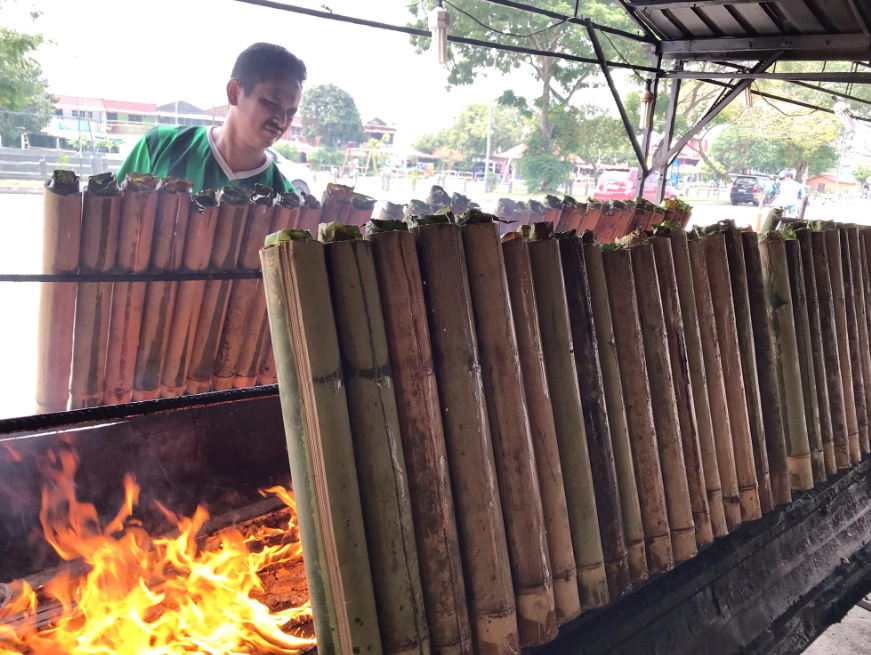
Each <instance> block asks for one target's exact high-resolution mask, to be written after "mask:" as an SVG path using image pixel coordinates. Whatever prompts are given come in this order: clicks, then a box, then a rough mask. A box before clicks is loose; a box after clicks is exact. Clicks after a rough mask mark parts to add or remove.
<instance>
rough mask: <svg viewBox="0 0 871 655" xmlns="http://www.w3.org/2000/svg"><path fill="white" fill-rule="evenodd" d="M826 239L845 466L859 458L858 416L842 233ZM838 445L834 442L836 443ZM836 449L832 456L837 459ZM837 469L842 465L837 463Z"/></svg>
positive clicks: (829, 233) (835, 232)
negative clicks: (844, 419)
mask: <svg viewBox="0 0 871 655" xmlns="http://www.w3.org/2000/svg"><path fill="white" fill-rule="evenodd" d="M823 235H824V237H825V242H826V254H827V255H828V258H829V282H830V284H831V289H832V303H833V305H834V315H835V330H836V336H837V339H838V341H837V343H838V360H839V361H840V363H841V386H842V387H843V389H844V410H845V413H846V415H847V455H848V457H849V464H848V466H850V465H852V464H855V463H857V462H858V461H859V459H860V455H859V453H860V448H859V415H858V413H857V411H856V398H855V396H854V393H855V392H854V386H853V366H852V362H851V360H850V337H849V328H848V327H847V299H846V297H845V290H844V287H845V284H844V273H845V272H844V267H843V263H842V260H841V257H842V250H841V234H840V231H839V230H837V229H827V230H826V231H825V232H823ZM836 447H837V443H836ZM837 454H838V453H837V452H836V453H835V456H836V458H837ZM838 468H841V464H840V463H838Z"/></svg>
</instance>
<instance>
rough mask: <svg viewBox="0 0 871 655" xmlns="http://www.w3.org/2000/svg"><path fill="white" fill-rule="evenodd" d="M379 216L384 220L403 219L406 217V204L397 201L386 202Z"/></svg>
mask: <svg viewBox="0 0 871 655" xmlns="http://www.w3.org/2000/svg"><path fill="white" fill-rule="evenodd" d="M378 218H379V219H380V220H382V221H401V220H402V219H403V218H405V205H403V204H400V203H395V202H386V203H384V207H382V208H381V213H380V214H379V215H378Z"/></svg>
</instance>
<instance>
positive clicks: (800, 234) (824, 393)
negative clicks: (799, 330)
mask: <svg viewBox="0 0 871 655" xmlns="http://www.w3.org/2000/svg"><path fill="white" fill-rule="evenodd" d="M796 237H797V240H798V244H799V248H800V254H801V269H802V277H803V281H804V299H805V303H806V307H805V309H806V311H807V317H808V330H809V333H808V344H807V349H808V350H809V351H810V353H811V357H812V360H811V362H812V365H813V388H814V390H815V394H816V397H815V400H814V402H815V403H816V406H817V408H818V412H819V440H820V449H821V452H822V455H821V459H822V465H823V468H822V472H821V473H820V472H819V471H818V469H817V467H816V466H815V467H814V479H815V480H816V481H817V482H824V481H825V480H826V478H827V477H828V476H830V475H834V474H835V473H837V471H838V467H837V466H836V465H835V446H834V443H833V442H832V414H831V408H830V407H829V390H828V386H827V384H826V363H825V356H824V355H823V346H822V336H821V334H820V332H821V329H822V328H821V324H820V301H819V298H818V297H817V279H816V274H815V272H814V254H813V244H812V242H811V232H810V231H809V230H808V229H806V228H804V229H800V230H796ZM791 252H792V248H791V247H790V243H787V244H786V254H787V257H790V258H791V257H792V255H791ZM790 265H791V266H793V265H792V264H790ZM796 270H798V268H797V267H793V268H791V273H792V272H794V271H796ZM794 287H795V289H796V291H794V292H793V301H795V298H796V295H797V292H798V283H794ZM797 324H801V320H799V321H798V322H797ZM799 355H801V350H799ZM811 437H812V435H811V433H810V432H808V438H809V439H810V438H811ZM811 463H812V464H815V463H816V459H815V458H814V442H813V441H811Z"/></svg>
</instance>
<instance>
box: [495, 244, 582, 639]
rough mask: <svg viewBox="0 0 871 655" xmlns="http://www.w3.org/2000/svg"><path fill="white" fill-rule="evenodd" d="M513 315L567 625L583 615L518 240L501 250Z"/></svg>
mask: <svg viewBox="0 0 871 655" xmlns="http://www.w3.org/2000/svg"><path fill="white" fill-rule="evenodd" d="M502 255H503V257H504V260H505V272H506V279H507V281H508V295H509V298H510V301H511V315H512V317H513V319H514V332H515V335H516V337H517V349H518V354H519V356H520V374H521V375H522V376H523V392H524V395H525V397H526V407H527V410H528V412H529V428H530V431H531V435H532V447H533V450H534V451H535V466H536V469H537V471H538V485H539V489H540V490H541V506H542V510H543V511H544V527H545V533H546V535H547V546H548V553H549V554H550V566H551V572H552V575H553V596H554V603H555V605H556V620H557V623H558V624H559V625H563V624H564V623H567V622H568V621H571V620H572V619H575V618H577V617H578V616H579V615H580V613H581V601H580V598H579V596H578V575H577V568H576V567H575V553H574V550H573V549H572V536H571V529H570V527H569V514H568V508H567V507H566V493H565V486H564V484H563V472H562V467H561V465H560V457H559V446H558V444H557V438H556V424H555V422H554V418H553V406H552V404H551V396H550V388H549V387H548V383H547V375H546V371H545V368H544V353H543V352H542V345H541V332H540V329H539V325H538V307H537V305H536V301H535V289H534V287H533V282H532V264H531V263H530V261H529V242H528V241H527V240H526V239H524V238H515V239H511V240H509V241H506V242H505V243H503V244H502Z"/></svg>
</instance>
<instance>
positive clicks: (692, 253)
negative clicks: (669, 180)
mask: <svg viewBox="0 0 871 655" xmlns="http://www.w3.org/2000/svg"><path fill="white" fill-rule="evenodd" d="M691 236H692V239H690V237H688V241H687V251H688V254H689V260H690V269H691V271H692V277H693V294H694V296H695V301H696V310H697V316H698V325H699V339H700V341H701V353H702V358H703V359H704V366H705V382H706V384H707V398H708V405H709V407H710V411H711V429H712V432H713V439H714V447H715V448H716V451H717V471H718V473H719V475H720V486H721V487H722V490H723V513H724V515H725V519H726V527H727V529H728V530H729V532H734V531H735V530H737V529H738V527H740V525H741V501H740V497H739V491H738V477H737V472H736V469H735V452H734V448H733V446H732V426H731V424H730V422H729V408H728V406H727V403H726V386H725V382H724V380H723V365H722V361H721V359H720V346H719V339H718V337H717V321H716V317H715V315H714V306H713V303H712V300H711V286H710V282H709V280H708V267H707V263H706V261H705V252H704V248H703V247H702V244H701V242H700V241H699V240H698V237H697V236H696V235H695V234H693V235H691ZM705 480H706V481H707V478H705Z"/></svg>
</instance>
